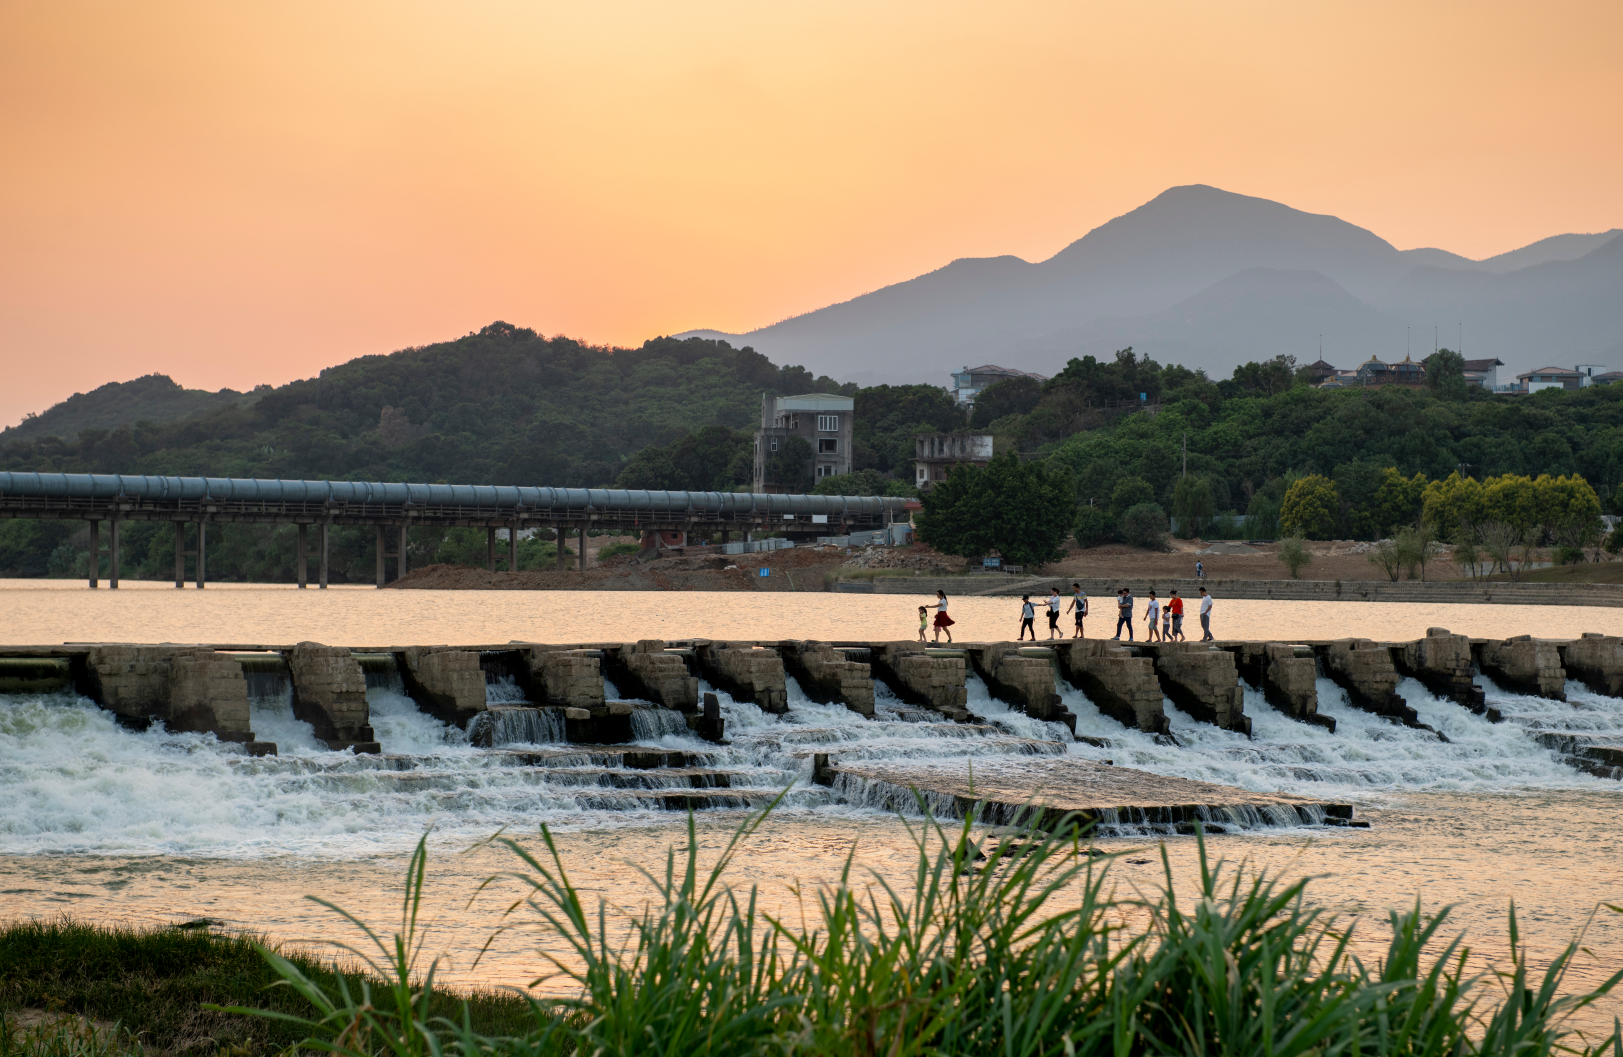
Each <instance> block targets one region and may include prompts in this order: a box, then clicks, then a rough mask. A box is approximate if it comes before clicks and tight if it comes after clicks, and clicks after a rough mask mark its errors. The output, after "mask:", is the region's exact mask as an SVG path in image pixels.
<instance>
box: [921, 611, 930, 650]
mask: <svg viewBox="0 0 1623 1057" xmlns="http://www.w3.org/2000/svg"><path fill="white" fill-rule="evenodd" d="M929 626H930V607H929V606H919V641H920V642H926V641H928V640H927V639H925V637H924V629H925V628H927V627H929Z"/></svg>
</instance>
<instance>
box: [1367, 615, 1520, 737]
mask: <svg viewBox="0 0 1623 1057" xmlns="http://www.w3.org/2000/svg"><path fill="white" fill-rule="evenodd" d="M1393 653H1394V654H1395V658H1394V659H1395V660H1396V661H1397V664H1398V669H1399V671H1401V672H1402V673H1403V674H1404V675H1410V676H1413V677H1414V678H1416V679H1418V680H1420V682H1421V683H1422V684H1424V685H1425V687H1426V689H1427V690H1430V691H1431V692H1432V693H1434V694H1436V695H1437V696H1438V697H1446V698H1449V699H1450V700H1453V701H1456V702H1458V703H1460V704H1462V705H1464V706H1465V707H1466V708H1468V709H1470V710H1471V711H1472V712H1475V713H1476V714H1477V715H1488V716H1489V718H1490V719H1494V718H1495V717H1496V716H1497V715H1498V712H1497V710H1492V711H1490V710H1489V708H1488V706H1487V704H1486V702H1485V700H1484V695H1483V691H1482V687H1481V686H1479V685H1478V684H1477V682H1476V661H1475V660H1474V659H1473V657H1472V655H1471V640H1470V639H1469V638H1467V637H1465V636H1464V635H1455V634H1453V633H1452V632H1450V631H1449V630H1448V629H1447V628H1427V629H1426V637H1425V638H1423V639H1416V640H1415V641H1413V642H1409V643H1405V644H1404V646H1403V648H1402V649H1401V650H1394V651H1393ZM1497 721H1498V720H1497V719H1495V722H1497Z"/></svg>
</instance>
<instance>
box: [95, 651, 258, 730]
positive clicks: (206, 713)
mask: <svg viewBox="0 0 1623 1057" xmlns="http://www.w3.org/2000/svg"><path fill="white" fill-rule="evenodd" d="M75 682H76V683H77V684H78V689H79V692H80V693H82V694H84V695H85V696H86V697H88V698H90V699H91V700H92V701H95V702H96V703H97V704H99V705H101V706H102V707H103V708H105V709H107V710H108V711H109V712H112V713H113V714H114V715H115V716H117V717H118V719H119V722H121V723H123V724H124V725H126V726H129V727H134V728H135V729H137V730H142V729H145V728H146V727H147V726H148V725H149V724H151V723H152V722H153V721H154V720H156V721H158V722H161V723H163V724H164V726H165V727H167V728H168V729H170V730H175V731H195V732H198V733H212V734H213V735H214V736H215V737H216V738H218V739H219V740H221V741H224V742H230V743H234V744H238V745H241V746H242V747H243V749H244V751H247V752H249V753H252V754H254V755H272V754H274V753H275V752H276V746H275V745H274V744H272V743H270V742H261V741H256V740H255V739H254V734H253V731H252V730H251V729H249V722H248V682H247V680H246V679H244V678H243V675H242V665H241V664H240V663H238V662H237V660H236V658H234V657H231V656H230V655H228V654H222V653H216V652H214V651H213V650H210V649H202V648H198V647H187V646H92V647H90V649H89V650H88V651H87V653H86V654H85V657H84V660H83V662H82V667H81V668H80V671H79V675H78V678H77V679H76V680H75Z"/></svg>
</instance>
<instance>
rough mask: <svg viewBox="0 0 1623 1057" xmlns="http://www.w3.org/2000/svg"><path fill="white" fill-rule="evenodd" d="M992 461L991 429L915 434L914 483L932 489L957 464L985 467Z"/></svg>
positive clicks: (919, 488) (926, 490)
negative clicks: (971, 431)
mask: <svg viewBox="0 0 1623 1057" xmlns="http://www.w3.org/2000/svg"><path fill="white" fill-rule="evenodd" d="M991 461H992V435H991V434H990V433H919V434H916V435H915V436H914V437H913V466H914V485H915V486H916V487H917V488H918V490H919V491H920V492H928V491H929V490H930V488H931V487H932V486H933V485H934V484H935V483H936V482H937V481H945V480H946V479H947V475H948V474H949V473H951V472H952V468H953V467H954V466H978V467H981V468H985V466H986V464H987V463H989V462H991Z"/></svg>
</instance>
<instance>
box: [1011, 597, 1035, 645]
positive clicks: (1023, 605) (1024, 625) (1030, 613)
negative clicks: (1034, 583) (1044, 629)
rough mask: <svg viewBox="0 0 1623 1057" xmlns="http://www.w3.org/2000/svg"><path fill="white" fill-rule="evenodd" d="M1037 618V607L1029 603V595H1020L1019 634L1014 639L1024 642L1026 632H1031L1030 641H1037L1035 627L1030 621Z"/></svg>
mask: <svg viewBox="0 0 1623 1057" xmlns="http://www.w3.org/2000/svg"><path fill="white" fill-rule="evenodd" d="M1036 619H1037V607H1036V606H1034V605H1032V604H1031V596H1030V595H1021V596H1020V636H1019V638H1017V639H1016V640H1015V641H1016V642H1024V641H1025V639H1026V632H1028V631H1029V632H1031V641H1032V642H1036V641H1037V629H1036V628H1034V627H1032V621H1034V620H1036Z"/></svg>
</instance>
